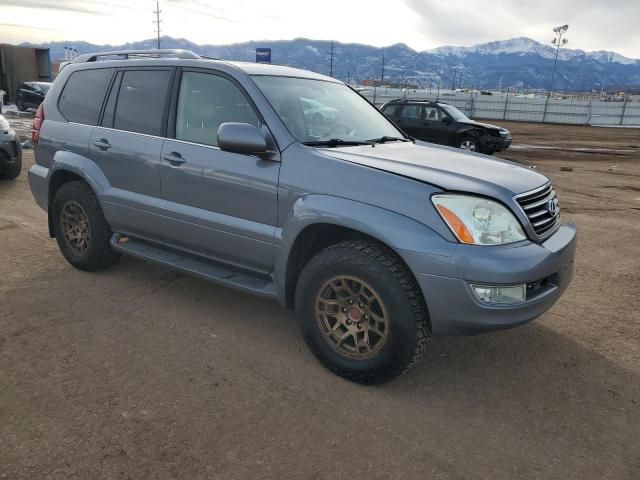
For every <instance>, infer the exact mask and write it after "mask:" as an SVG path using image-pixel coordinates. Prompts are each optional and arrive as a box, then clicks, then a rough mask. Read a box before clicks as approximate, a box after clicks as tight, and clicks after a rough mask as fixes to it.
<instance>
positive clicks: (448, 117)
mask: <svg viewBox="0 0 640 480" xmlns="http://www.w3.org/2000/svg"><path fill="white" fill-rule="evenodd" d="M381 110H382V111H383V112H384V114H385V115H387V116H388V117H389V118H390V119H391V120H393V121H394V122H395V123H396V125H398V126H399V127H400V128H401V129H402V130H403V131H404V132H406V133H407V134H408V135H410V136H411V137H413V138H417V139H419V140H424V141H425V142H431V143H437V144H440V145H448V146H450V147H458V148H461V149H462V150H470V151H472V152H480V153H486V154H488V155H491V154H492V153H495V152H501V151H503V150H506V149H507V148H509V146H510V145H511V140H512V139H511V132H509V130H507V129H506V128H502V127H498V126H496V125H491V124H488V123H480V122H476V121H474V120H471V119H470V118H469V117H467V116H466V115H465V114H464V113H462V112H461V111H460V110H458V109H457V108H456V107H454V106H453V105H449V104H447V103H443V102H429V101H419V100H393V101H391V102H388V103H386V104H384V105H383V106H382V108H381Z"/></svg>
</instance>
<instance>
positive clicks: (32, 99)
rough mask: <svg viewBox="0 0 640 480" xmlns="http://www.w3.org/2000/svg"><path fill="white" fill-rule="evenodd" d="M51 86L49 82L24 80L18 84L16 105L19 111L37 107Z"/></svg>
mask: <svg viewBox="0 0 640 480" xmlns="http://www.w3.org/2000/svg"><path fill="white" fill-rule="evenodd" d="M49 88H51V83H49V82H24V83H21V84H20V85H18V90H17V92H16V107H17V108H18V110H20V111H21V112H24V111H25V110H27V109H29V108H38V107H39V106H40V104H41V103H42V101H43V100H44V97H45V95H46V94H47V92H48V91H49Z"/></svg>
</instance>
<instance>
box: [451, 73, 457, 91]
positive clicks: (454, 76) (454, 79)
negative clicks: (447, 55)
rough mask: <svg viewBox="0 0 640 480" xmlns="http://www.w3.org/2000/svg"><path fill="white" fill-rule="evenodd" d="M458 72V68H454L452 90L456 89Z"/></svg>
mask: <svg viewBox="0 0 640 480" xmlns="http://www.w3.org/2000/svg"><path fill="white" fill-rule="evenodd" d="M456 73H458V69H457V68H454V69H453V81H452V82H451V91H452V92H453V91H454V90H455V89H456Z"/></svg>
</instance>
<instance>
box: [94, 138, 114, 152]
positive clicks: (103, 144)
mask: <svg viewBox="0 0 640 480" xmlns="http://www.w3.org/2000/svg"><path fill="white" fill-rule="evenodd" d="M93 144H94V145H95V146H96V147H98V148H99V149H101V150H109V149H110V148H111V144H110V143H109V141H108V140H107V139H106V138H101V139H100V140H96V141H95V142H93Z"/></svg>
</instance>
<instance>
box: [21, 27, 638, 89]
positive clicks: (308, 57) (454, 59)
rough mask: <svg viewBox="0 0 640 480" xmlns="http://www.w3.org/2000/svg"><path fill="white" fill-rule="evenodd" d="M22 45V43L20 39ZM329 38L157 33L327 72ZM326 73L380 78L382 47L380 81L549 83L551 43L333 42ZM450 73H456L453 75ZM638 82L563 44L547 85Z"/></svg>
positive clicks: (207, 51)
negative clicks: (423, 46)
mask: <svg viewBox="0 0 640 480" xmlns="http://www.w3.org/2000/svg"><path fill="white" fill-rule="evenodd" d="M23 45H27V44H23ZM155 45H156V40H155V39H149V40H143V41H140V42H133V43H127V44H124V45H118V46H113V45H94V44H91V43H86V42H51V43H45V44H41V45H38V46H40V47H47V48H49V49H50V50H51V57H52V59H61V58H64V47H73V48H75V49H76V50H77V51H78V53H89V52H96V51H109V50H123V49H147V48H155ZM331 45H332V42H331V41H326V40H310V39H305V38H297V39H294V40H265V41H251V42H244V43H236V44H231V45H198V44H196V43H193V42H190V41H189V40H186V39H183V38H172V37H168V36H165V37H162V38H161V46H162V48H182V49H186V50H191V51H193V52H195V53H198V54H201V55H208V56H214V57H218V58H221V59H228V60H242V61H255V49H256V47H270V48H271V49H272V62H273V63H277V64H283V65H290V66H294V67H299V68H304V69H308V70H313V71H316V72H320V73H324V74H328V73H329V56H330V55H329V52H330V50H331ZM333 46H334V48H333V54H334V57H333V76H334V77H336V78H340V79H342V80H348V81H350V82H353V83H359V82H361V81H362V80H366V79H380V75H381V71H382V57H383V54H384V64H385V67H384V78H385V81H391V82H407V83H411V84H417V85H419V86H421V87H429V86H432V87H433V88H436V86H437V85H438V84H440V86H441V88H451V87H452V86H453V85H454V81H455V86H456V87H459V86H463V87H469V86H472V85H473V86H475V87H477V88H481V89H499V88H502V89H504V88H507V87H515V88H519V89H545V88H547V87H548V85H549V80H550V77H551V70H552V67H553V61H554V57H555V48H554V47H552V46H551V45H545V44H542V43H539V42H536V41H535V40H532V39H530V38H526V37H520V38H513V39H509V40H501V41H495V42H489V43H483V44H478V45H473V46H471V47H454V46H444V47H438V48H434V49H432V50H426V51H421V52H419V51H416V50H413V49H412V48H410V47H408V46H407V45H405V44H403V43H398V44H395V45H391V46H388V47H384V48H378V47H373V46H370V45H362V44H355V43H339V42H333ZM454 79H455V80H454ZM603 83H604V85H605V89H606V88H607V87H611V88H614V87H615V88H624V87H628V86H639V85H640V60H636V59H631V58H627V57H624V56H622V55H620V54H618V53H615V52H610V51H595V52H585V51H582V50H576V49H569V48H566V47H563V48H561V49H560V53H559V56H558V66H557V69H556V75H555V79H554V84H553V87H554V90H566V91H584V90H591V89H597V90H600V89H601V88H602V84H603Z"/></svg>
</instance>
